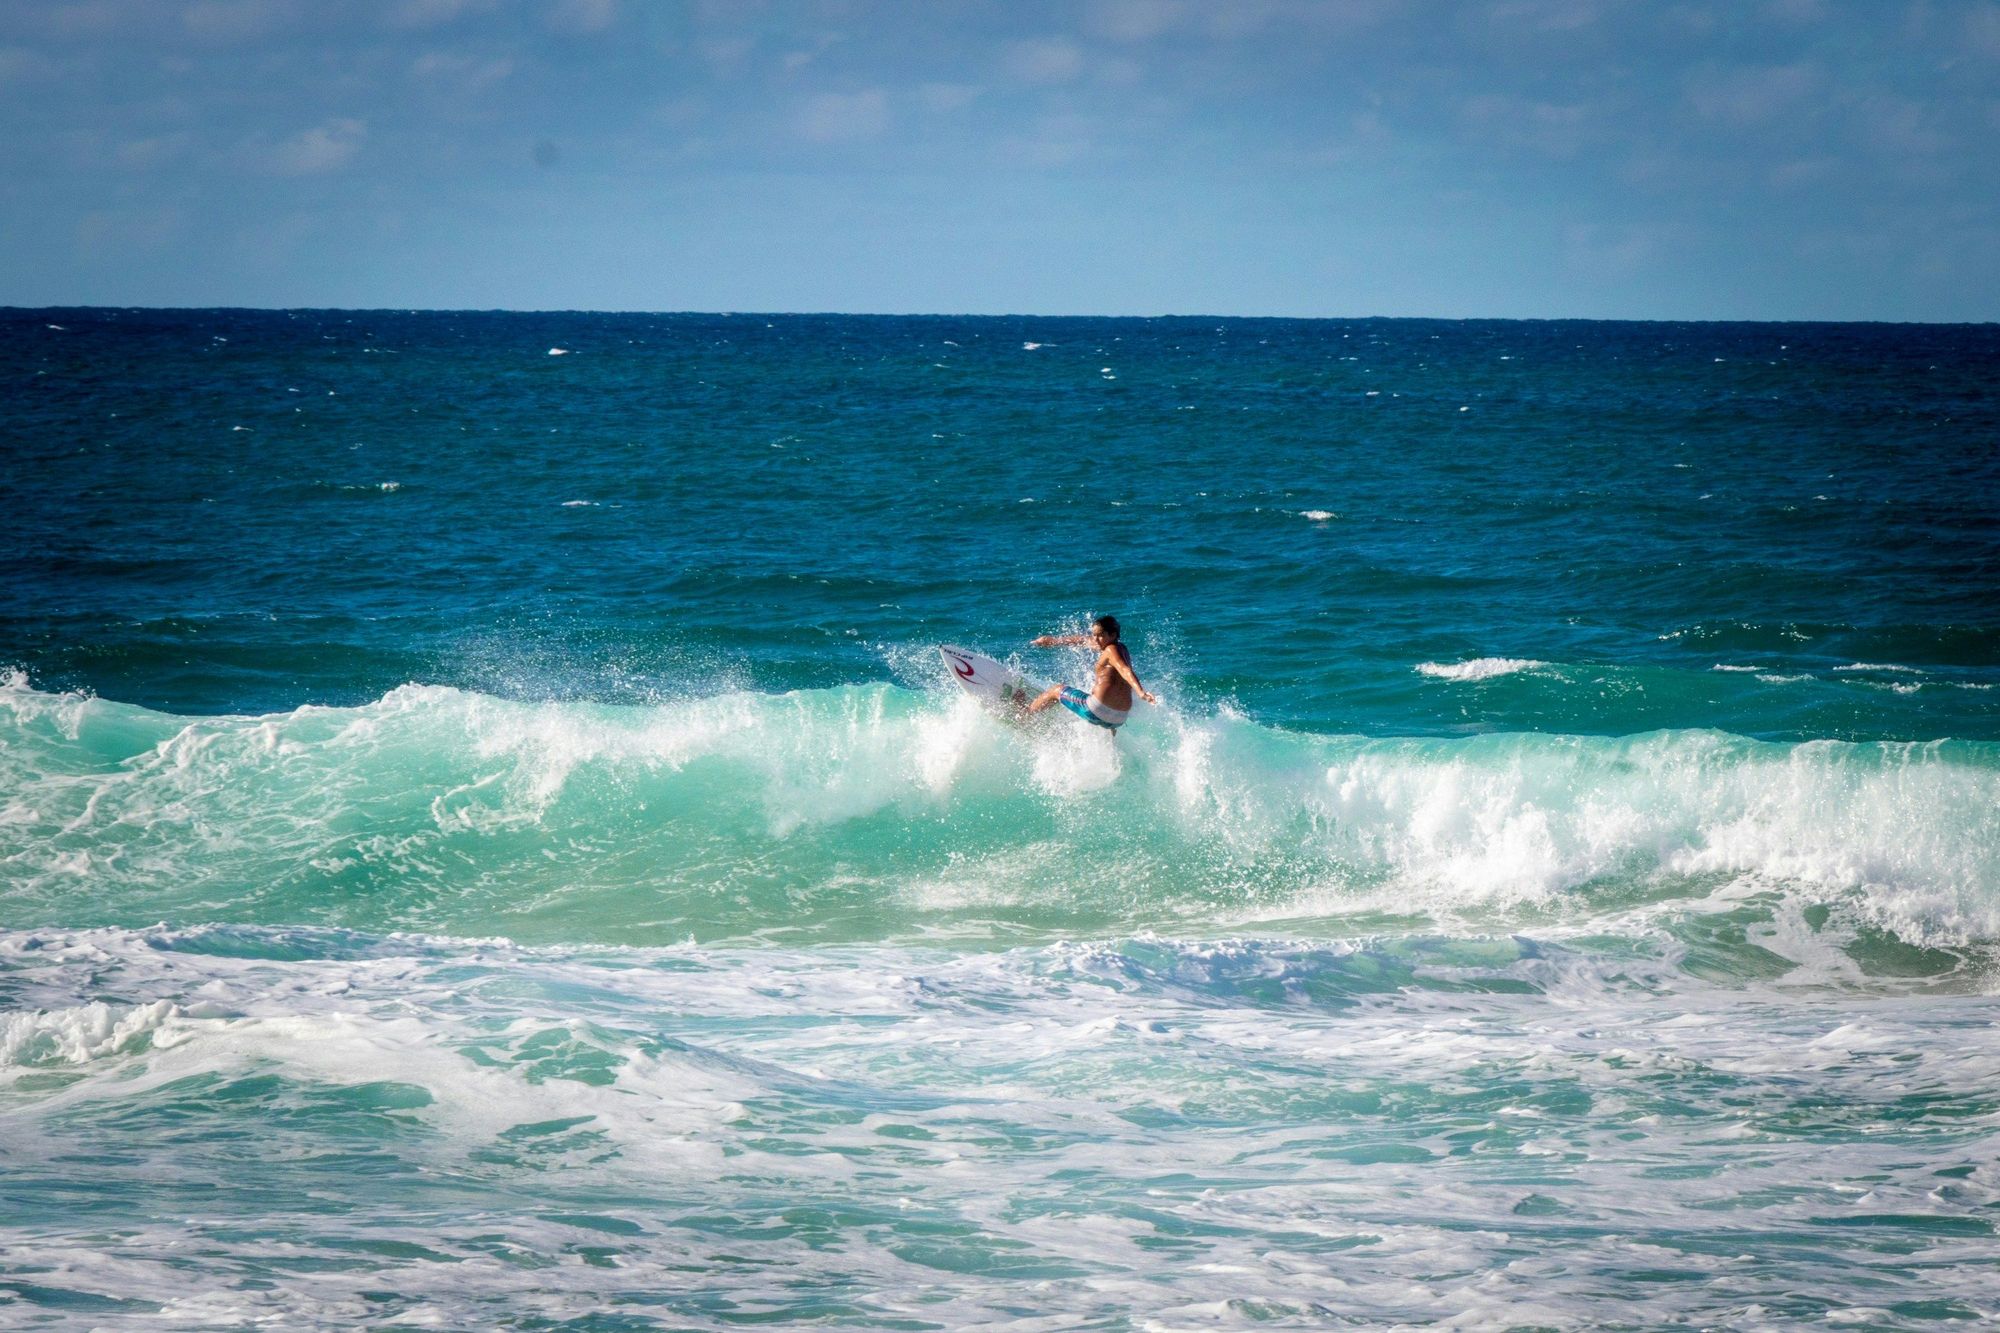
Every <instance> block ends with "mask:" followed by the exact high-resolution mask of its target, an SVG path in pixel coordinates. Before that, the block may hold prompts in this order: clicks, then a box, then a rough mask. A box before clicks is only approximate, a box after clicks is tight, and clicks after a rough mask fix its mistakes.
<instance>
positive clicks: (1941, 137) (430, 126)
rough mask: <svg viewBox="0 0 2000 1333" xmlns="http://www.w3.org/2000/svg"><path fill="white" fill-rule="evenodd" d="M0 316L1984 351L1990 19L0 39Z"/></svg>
mask: <svg viewBox="0 0 2000 1333" xmlns="http://www.w3.org/2000/svg"><path fill="white" fill-rule="evenodd" d="M0 131H4V133H0V239H4V244H0V305H17V306H44V305H150V306H202V307H207V306H266V307H286V306H292V307H296V306H321V307H350V308H385V307H395V308H411V309H414V308H439V309H447V308H448V309H467V308H476V309H494V308H505V309H590V310H676V311H677V310H712V311H724V310H728V311H760V312H764V311H846V312H856V313H864V312H880V313H967V314H1005V313H1020V314H1098V315H1159V314H1205V315H1288V316H1342V317H1346V316H1368V315H1392V316H1435V317H1446V318H1468V317H1515V318H1540V317H1590V318H1632V319H1871V320H1928V321H1988V320H1994V319H2000V0H1483V2H1475V0H1073V2H1071V3H1052V2H1051V0H929V2H922V0H904V2H902V3H890V2H887V0H790V2H783V0H770V2H769V3H758V2H756V0H728V2H727V3H724V2H722V0H714V2H710V0H372V2H369V3H361V2H359V0H355V2H343V0H0Z"/></svg>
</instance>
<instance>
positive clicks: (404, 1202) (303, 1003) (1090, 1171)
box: [0, 310, 2000, 1329]
mask: <svg viewBox="0 0 2000 1333" xmlns="http://www.w3.org/2000/svg"><path fill="white" fill-rule="evenodd" d="M557 349H560V354H557ZM0 350H4V351H5V353H6V356H5V360H4V365H5V366H6V368H7V369H6V372H5V373H6V375H7V380H6V389H5V394H6V411H5V412H4V413H0V443H4V445H5V453H4V458H5V460H6V461H5V463H4V495H5V498H6V513H7V522H6V523H5V524H4V525H0V566H4V573H5V577H4V579H0V926H3V927H4V928H0V1308H4V1309H5V1310H6V1315H7V1319H8V1320H9V1321H11V1322H20V1323H23V1324H29V1325H47V1326H52V1327H63V1326H74V1327H79V1328H85V1327H100V1326H106V1325H116V1324H120V1323H126V1322H130V1323H135V1324H153V1323H160V1322H168V1323H173V1322H178V1323H182V1324H190V1325H196V1326H202V1327H249V1326H252V1325H254V1324H257V1323H259V1322H260V1321H262V1322H265V1323H268V1322H270V1321H272V1320H279V1321H290V1322H295V1323H310V1324H317V1325H327V1326H346V1325H351V1326H365V1327H371V1328H372V1327H397V1326H400V1327H417V1326H437V1325H443V1326H449V1327H464V1326H501V1327H518V1328H555V1327H565V1328H578V1329H583V1328H602V1329H614V1328H615V1329H626V1328H652V1327H659V1328H690V1327H696V1328H722V1327H731V1326H736V1325H739V1324H744V1323H771V1322H776V1323H805V1322H817V1323H821V1324H826V1325H833V1326H853V1327H907V1328H917V1327H933V1328H947V1329H955V1328H965V1327H981V1326H998V1325H1009V1326H1012V1327H1018V1328H1049V1329H1057V1328H1064V1329H1067V1328H1077V1327H1092V1328H1106V1329H1116V1328H1130V1329H1140V1328H1175V1329H1178V1328H1232V1327H1251V1326H1257V1327H1264V1326H1273V1325H1275V1326H1279V1327H1287V1326H1296V1327H1304V1326H1326V1325H1342V1324H1345V1325H1354V1326H1368V1327H1373V1326H1430V1325H1440V1326H1450V1327H1455V1328H1486V1327H1492V1328H1524V1327H1551V1328H1553V1327H1576V1326H1580V1325H1612V1326H1619V1327H1654V1326H1669V1325H1676V1326H1678V1325H1688V1324H1692V1325H1695V1326H1717V1327H1719V1326H1730V1327H1788V1326H1804V1325H1805V1324H1808V1323H1817V1322H1825V1321H1828V1320H1833V1321H1836V1322H1841V1323H1844V1324H1847V1325H1850V1326H1858V1327H1874V1328H1906V1327H1908V1328H1914V1327H1927V1326H1930V1325H1933V1324H1940V1323H1959V1322H1963V1321H1968V1320H1988V1319H1993V1318H1996V1317H2000V1299H1996V1297H1995V1294H1994V1293H1995V1291H1996V1290H2000V1287H1996V1278H1995V1271H1994V1263H1993V1257H1992V1256H1993V1228H1994V1222H1995V1220H1996V1210H2000V1168H1996V1166H1995V1161H1996V1156H1995V1151H1994V1150H1995V1147H1996V1140H1995V1129H1994V1126H1995V1124H1996V1123H2000V1120H1996V1117H2000V1092H1997V1091H1996V1089H2000V1042H1996V1041H1995V1040H1994V1039H1993V1037H1992V1036H1991V1031H1992V1027H1993V1023H1994V1020H1995V1018H1996V1017H2000V1012H1997V1011H2000V1005H1996V1001H1995V999H1994V992H1995V985H1994V971H1993V967H1994V962H1995V946H1996V941H2000V696H1996V693H1995V688H1994V687H1995V686H1996V685H2000V598H1997V597H1996V595H1995V592H1994V589H1995V587H1996V575H2000V513H1996V510H2000V455H1996V452H1995V441H1996V440H2000V377H1997V376H1996V373H1995V368H1996V366H2000V332H1996V331H1995V330H1994V329H1992V328H1990V327H1986V326H1979V327H1955V328H1943V327H1917V326H1854V325H1796V324H1789V325H1661V324H1605V323H1582V322H1578V323H1511V322H1472V323H1444V322H1428V321H1375V320H1369V321H1351V322H1343V321H1310V322H1308V321H1245V320H1230V321H1214V320H1191V319H1182V320H1151V321H1143V320H1087V319H1026V318H1023V319H944V318H937V319H905V318H856V317H834V316H825V317H802V316H786V317H765V316H743V315H739V316H604V315H525V314H504V313H483V314H418V313H396V312H370V313H346V312H247V311H201V312H157V311H144V312H142V311H109V310H91V311H32V312H23V311H10V312H0ZM1104 612H1115V613H1116V614H1117V615H1119V616H1120V617H1121V618H1122V619H1123V620H1124V621H1125V623H1126V626H1127V637H1128V641H1129V642H1130V644H1131V646H1132V649H1133V653H1134V657H1135V660H1136V662H1137V665H1138V667H1139V670H1140V672H1141V675H1142V676H1143V677H1144V678H1145V679H1146V681H1147V683H1148V684H1149V685H1150V686H1151V687H1152V688H1154V689H1155V690H1157V691H1158V692H1159V693H1160V694H1161V696H1162V700H1163V706H1162V707H1160V708H1157V709H1151V708H1146V707H1144V706H1143V705H1142V706H1141V707H1140V708H1139V710H1138V711H1137V712H1136V713H1135V717H1134V720H1133V722H1132V724H1131V725H1130V726H1128V727H1127V728H1126V729H1125V731H1124V732H1123V733H1122V734H1121V735H1120V736H1119V738H1118V739H1117V741H1116V742H1115V743H1112V742H1110V741H1108V740H1107V739H1106V738H1105V737H1103V736H1102V735H1100V734H1098V733H1096V732H1094V731H1089V730H1086V729H1085V728H1082V727H1080V726H1059V727H1055V728H1051V729H1046V730H1041V731H1035V732H1023V731H1020V730H1017V729H1015V728H1013V727H1010V726H1008V725H1006V724H1004V723H1002V722H1000V721H997V720H995V719H993V718H990V717H987V716H985V715H984V714H982V713H980V712H979V711H978V710H977V709H976V708H975V707H973V706H972V705H971V704H970V702H969V701H967V700H966V699H964V698H963V697H962V696H961V695H960V694H959V692H958V691H957V689H956V688H955V686H954V685H953V684H952V683H951V682H950V680H949V678H948V676H947V674H946V672H945V671H944V669H943V666H942V664H941V662H940V661H939V659H938V658H937V655H936V653H935V651H934V646H935V645H936V644H937V643H938V642H941V641H954V642H964V643H970V644H975V645H978V646H981V647H983V648H984V649H986V650H987V651H990V652H993V653H995V654H997V655H1001V656H1010V657H1012V658H1013V659H1014V660H1016V661H1017V662H1018V663H1019V664H1020V665H1021V666H1022V667H1023V669H1025V670H1027V671H1028V672H1029V673H1030V674H1031V675H1034V676H1036V677H1037V678H1039V679H1044V680H1048V679H1057V678H1062V679H1082V677H1083V674H1084V672H1085V670H1086V668H1087V662H1086V661H1085V659H1083V658H1082V657H1080V656H1078V655H1076V654H1074V653H1072V652H1067V651H1053V652H1050V651H1039V650H1031V649H1028V648H1026V647H1025V643H1026V640H1027V639H1028V638H1030V637H1032V636H1034V635H1036V634H1039V633H1045V632H1049V631H1052V630H1053V631H1068V630H1074V629H1078V628H1081V626H1082V625H1083V624H1084V623H1085V622H1086V621H1087V620H1088V618H1089V617H1090V616H1092V615H1096V614H1101V613H1104Z"/></svg>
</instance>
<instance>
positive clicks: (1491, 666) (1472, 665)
mask: <svg viewBox="0 0 2000 1333" xmlns="http://www.w3.org/2000/svg"><path fill="white" fill-rule="evenodd" d="M1547 665H1548V663H1547V662H1543V661H1538V660H1537V659H1535V658H1532V657H1475V658H1472V659H1471V660H1469V661H1465V662H1419V663H1418V664H1417V666H1416V671H1417V673H1418V674H1419V675H1423V676H1432V677H1435V678H1436V679H1438V680H1491V679H1493V678H1494V677H1495V676H1511V675H1513V674H1514V673H1515V672H1518V671H1533V670H1535V669H1537V668H1539V667H1545V666H1547Z"/></svg>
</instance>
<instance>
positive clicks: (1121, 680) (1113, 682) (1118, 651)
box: [1028, 616, 1159, 732]
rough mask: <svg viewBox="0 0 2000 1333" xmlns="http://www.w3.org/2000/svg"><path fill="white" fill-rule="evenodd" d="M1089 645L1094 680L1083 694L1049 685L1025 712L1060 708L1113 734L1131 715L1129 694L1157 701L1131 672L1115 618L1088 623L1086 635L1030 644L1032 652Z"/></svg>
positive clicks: (1050, 637) (1054, 637) (1053, 636)
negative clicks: (1094, 660)
mask: <svg viewBox="0 0 2000 1333" xmlns="http://www.w3.org/2000/svg"><path fill="white" fill-rule="evenodd" d="M1083 645H1088V646H1090V647H1092V648H1095V649H1096V650H1097V668H1096V680H1095V681H1094V682H1093V684H1092V685H1091V688H1090V693H1088V694H1085V693H1084V692H1083V691H1082V690H1080V689H1078V688H1077V687H1076V686H1074V685H1051V686H1049V687H1048V688H1047V689H1046V690H1043V691H1042V692H1041V694H1040V695H1039V696H1037V697H1036V699H1035V701H1034V702H1033V703H1031V704H1029V705H1028V711H1029V712H1031V713H1039V712H1041V711H1042V710H1043V709H1044V708H1047V707H1048V706H1049V705H1051V704H1058V703H1059V704H1061V705H1062V706H1063V707H1064V708H1067V709H1069V711H1070V712H1072V713H1075V714H1076V715H1077V716H1078V717H1080V718H1082V719H1083V720H1084V721H1085V722H1088V723H1091V724H1092V725H1093V726H1099V727H1103V728H1105V729H1107V730H1109V731H1112V732H1116V731H1117V730H1118V728H1120V727H1122V726H1124V725H1125V719H1126V718H1127V717H1128V716H1129V715H1130V714H1131V712H1132V692H1133V691H1134V690H1137V691H1138V692H1139V697H1140V698H1141V699H1144V700H1145V701H1146V702H1147V703H1149V704H1156V703H1158V702H1159V698H1158V697H1157V696H1156V695H1154V694H1153V693H1152V691H1150V690H1148V689H1147V688H1146V687H1145V686H1144V685H1141V684H1140V683H1139V677H1138V676H1137V674H1135V673H1134V672H1133V670H1132V654H1131V653H1129V652H1127V651H1126V649H1125V645H1124V644H1122V643H1120V642H1119V641H1118V620H1117V618H1116V617H1115V616H1099V617H1098V618H1097V619H1095V620H1093V621H1091V622H1090V633H1088V634H1044V635H1042V636H1041V637H1040V638H1037V639H1033V640H1031V641H1030V646H1031V647H1035V648H1066V647H1071V646H1083Z"/></svg>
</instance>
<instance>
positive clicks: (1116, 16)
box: [1086, 0, 1192, 42]
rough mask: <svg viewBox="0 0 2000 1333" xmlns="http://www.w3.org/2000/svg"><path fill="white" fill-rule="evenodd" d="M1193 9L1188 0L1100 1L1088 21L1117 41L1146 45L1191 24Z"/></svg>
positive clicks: (1094, 29) (1098, 33) (1094, 27)
mask: <svg viewBox="0 0 2000 1333" xmlns="http://www.w3.org/2000/svg"><path fill="white" fill-rule="evenodd" d="M1191 8H1192V6H1190V5H1189V4H1188V0H1098V3H1096V4H1093V5H1092V6H1091V7H1090V9H1089V12H1088V14H1087V16H1086V21H1087V22H1088V23H1089V25H1090V30H1091V31H1092V32H1094V33H1096V34H1097V35H1098V36H1100V37H1107V38H1109V39H1110V40H1112V41H1114V42H1145V41H1151V40H1152V39H1153V38H1155V37H1158V36H1160V35H1161V34H1162V33H1165V32H1170V31H1172V30H1173V29H1175V28H1178V27H1180V26H1181V25H1182V24H1183V23H1185V22H1187V19H1188V15H1189V12H1190V10H1191Z"/></svg>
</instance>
